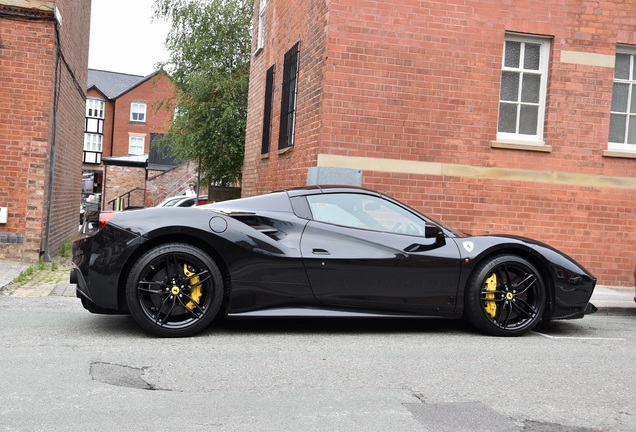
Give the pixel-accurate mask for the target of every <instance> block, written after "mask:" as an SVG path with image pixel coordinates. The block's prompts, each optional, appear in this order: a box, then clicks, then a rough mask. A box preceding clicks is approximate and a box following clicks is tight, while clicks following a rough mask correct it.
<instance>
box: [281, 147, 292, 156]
mask: <svg viewBox="0 0 636 432" xmlns="http://www.w3.org/2000/svg"><path fill="white" fill-rule="evenodd" d="M293 148H294V146H293V145H291V146H289V147H285V148H283V149H280V150H278V154H279V155H282V154H285V153H289V152H290V151H292V149H293Z"/></svg>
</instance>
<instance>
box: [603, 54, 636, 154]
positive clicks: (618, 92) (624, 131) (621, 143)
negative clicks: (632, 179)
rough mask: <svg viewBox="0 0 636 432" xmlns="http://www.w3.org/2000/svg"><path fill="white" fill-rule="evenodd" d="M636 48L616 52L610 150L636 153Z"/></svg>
mask: <svg viewBox="0 0 636 432" xmlns="http://www.w3.org/2000/svg"><path fill="white" fill-rule="evenodd" d="M635 84H636V47H627V46H622V47H619V48H618V49H617V52H616V66H615V67H614V87H613V90H612V108H611V114H610V130H609V143H608V146H607V148H608V150H614V151H625V152H636V94H635V92H634V88H635V87H634V85H635Z"/></svg>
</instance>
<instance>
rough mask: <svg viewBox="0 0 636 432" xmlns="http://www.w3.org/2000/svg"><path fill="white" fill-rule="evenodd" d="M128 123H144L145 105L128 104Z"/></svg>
mask: <svg viewBox="0 0 636 432" xmlns="http://www.w3.org/2000/svg"><path fill="white" fill-rule="evenodd" d="M130 121H134V122H145V121H146V104H145V103H138V102H133V103H131V104H130Z"/></svg>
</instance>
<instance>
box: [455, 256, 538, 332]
mask: <svg viewBox="0 0 636 432" xmlns="http://www.w3.org/2000/svg"><path fill="white" fill-rule="evenodd" d="M465 295H466V298H465V315H466V317H467V318H468V320H469V321H470V322H471V323H472V324H473V325H474V326H475V327H476V328H477V329H479V330H481V331H483V332H485V333H488V334H490V335H494V336H519V335H522V334H524V333H527V332H529V331H530V330H532V328H534V326H536V325H537V324H538V323H539V322H540V320H541V317H542V315H543V311H544V309H545V303H546V289H545V285H544V283H543V280H542V278H541V275H540V273H539V271H538V270H537V269H536V268H535V267H534V266H533V265H532V264H531V263H530V262H528V261H527V260H525V259H523V258H521V257H518V256H514V255H504V256H499V257H495V258H493V259H490V260H488V261H487V262H485V263H483V264H481V265H480V266H479V267H477V269H476V270H475V273H474V276H473V277H472V278H471V280H470V282H469V283H468V286H467V288H466V294H465Z"/></svg>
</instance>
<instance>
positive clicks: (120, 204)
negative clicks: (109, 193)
mask: <svg viewBox="0 0 636 432" xmlns="http://www.w3.org/2000/svg"><path fill="white" fill-rule="evenodd" d="M136 191H142V192H145V191H146V189H144V188H134V189H131V190H129V191H128V192H126V193H124V194H122V195H120V196H118V197H117V198H114V199H112V200H110V201H108V203H107V204H106V207H112V208H111V210H114V211H121V210H126V209H128V208H140V206H132V207H131V205H130V196H131V194H132V193H133V192H136ZM141 202H142V203H143V198H142V199H141ZM141 207H143V205H142V206H141Z"/></svg>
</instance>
